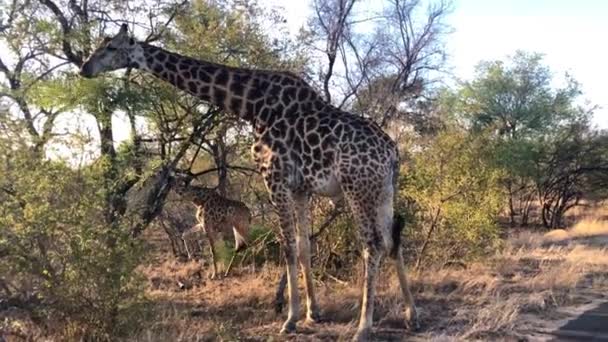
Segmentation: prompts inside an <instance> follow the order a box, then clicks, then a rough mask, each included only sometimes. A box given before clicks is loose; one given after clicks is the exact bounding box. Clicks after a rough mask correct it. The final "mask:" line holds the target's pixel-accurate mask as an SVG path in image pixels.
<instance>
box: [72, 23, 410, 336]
mask: <svg viewBox="0 0 608 342" xmlns="http://www.w3.org/2000/svg"><path fill="white" fill-rule="evenodd" d="M126 67H130V68H135V69H140V70H142V71H144V72H148V73H151V74H152V75H154V76H155V77H157V78H159V79H161V80H164V81H166V82H169V83H171V84H173V85H174V86H176V87H177V88H179V89H182V90H184V91H186V92H188V93H190V94H191V95H193V96H196V97H198V98H200V99H202V100H203V101H206V102H208V103H210V104H213V105H215V106H217V107H219V108H221V109H223V110H225V111H226V112H229V113H232V114H233V115H237V116H238V117H239V118H241V119H242V120H245V121H248V122H249V123H250V124H251V125H252V126H253V131H254V133H253V134H254V138H255V143H254V144H253V146H252V155H253V159H254V161H255V162H256V164H257V166H258V168H259V171H260V174H261V175H262V178H263V180H264V183H265V186H266V188H267V190H268V193H269V195H270V199H271V201H272V203H273V205H274V207H275V210H276V212H277V214H278V217H279V221H280V234H279V238H280V241H281V245H282V248H283V250H284V255H285V260H286V265H287V266H286V273H287V290H288V298H289V303H288V313H287V319H286V320H285V322H284V323H283V325H282V328H281V333H293V332H295V331H296V322H297V321H298V320H299V316H300V313H299V308H300V298H299V294H298V277H297V270H298V265H297V264H298V263H299V265H300V268H301V270H302V274H303V280H304V289H305V293H306V322H307V323H314V322H317V321H319V319H320V316H319V308H318V305H317V300H316V297H315V292H314V288H313V279H312V272H311V264H310V241H309V238H308V236H309V235H310V217H309V216H310V212H309V199H310V197H311V195H313V194H315V195H320V196H327V197H330V198H332V200H333V201H334V202H338V201H339V200H340V199H344V200H345V201H346V204H347V205H348V206H349V209H350V211H351V212H352V214H353V217H354V219H355V223H356V225H357V226H358V231H359V236H360V238H361V242H362V245H363V253H362V256H363V263H364V267H365V271H364V277H365V279H364V281H363V286H362V301H361V312H360V317H359V325H358V327H357V331H356V333H355V335H354V336H353V340H359V341H361V340H368V339H369V338H370V336H371V329H372V317H373V310H374V295H375V285H376V280H377V277H378V270H379V267H380V263H381V261H382V260H383V258H384V256H386V255H389V256H390V258H391V259H392V260H393V261H394V264H395V267H396V270H397V276H398V279H399V283H400V287H401V292H402V295H403V298H404V300H405V302H406V309H405V310H404V311H405V312H404V316H405V322H406V325H407V326H408V327H410V328H413V329H415V328H417V327H418V320H417V313H416V307H415V305H414V299H413V297H412V294H411V292H410V289H409V285H408V280H407V277H406V272H405V264H404V260H403V256H402V253H401V244H400V236H401V230H402V228H403V225H404V222H403V219H402V218H401V217H400V216H399V215H394V211H393V202H394V196H395V191H396V182H397V178H398V175H399V152H398V149H397V145H396V143H395V142H394V141H393V140H392V139H391V138H390V137H389V136H388V135H387V134H386V133H385V132H384V131H383V130H382V129H381V128H380V127H379V126H378V125H377V124H375V123H373V122H372V121H371V120H368V119H366V118H363V117H361V116H358V115H354V114H351V113H348V112H345V111H342V110H340V109H338V108H336V107H334V106H332V105H331V104H330V103H327V102H325V101H324V100H323V99H322V98H321V97H320V96H319V95H318V94H317V92H316V91H315V90H314V89H313V88H312V87H311V86H309V85H308V84H307V83H306V82H305V81H304V80H302V79H301V78H299V77H298V76H295V75H293V74H291V73H287V72H278V71H267V70H252V69H244V68H234V67H229V66H225V65H221V64H216V63H211V62H207V61H202V60H197V59H194V58H190V57H186V56H181V55H179V54H176V53H173V52H169V51H167V50H164V49H162V48H160V47H156V46H153V45H150V44H147V43H144V42H139V41H137V40H135V39H134V38H133V37H132V36H130V35H129V33H128V27H127V25H123V26H121V28H120V31H119V33H118V34H117V35H115V36H114V37H112V38H105V39H104V40H103V42H101V44H100V46H99V47H98V48H97V49H96V50H95V51H94V52H93V53H92V54H91V56H90V57H89V59H88V60H87V61H86V62H85V63H84V64H83V65H82V67H81V70H80V74H81V75H82V76H83V77H88V78H91V77H95V76H97V75H99V74H101V73H104V72H109V71H113V70H117V69H121V68H126Z"/></svg>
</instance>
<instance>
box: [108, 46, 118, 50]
mask: <svg viewBox="0 0 608 342" xmlns="http://www.w3.org/2000/svg"><path fill="white" fill-rule="evenodd" d="M106 50H108V51H116V48H115V47H113V46H107V47H106Z"/></svg>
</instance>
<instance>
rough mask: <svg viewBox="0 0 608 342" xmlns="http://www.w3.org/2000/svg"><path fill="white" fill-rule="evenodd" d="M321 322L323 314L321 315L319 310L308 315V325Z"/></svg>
mask: <svg viewBox="0 0 608 342" xmlns="http://www.w3.org/2000/svg"><path fill="white" fill-rule="evenodd" d="M319 322H321V314H319V311H318V310H314V311H313V312H311V313H309V314H308V315H306V323H319Z"/></svg>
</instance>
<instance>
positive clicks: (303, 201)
mask: <svg viewBox="0 0 608 342" xmlns="http://www.w3.org/2000/svg"><path fill="white" fill-rule="evenodd" d="M295 205H296V214H297V220H298V229H297V233H298V235H297V237H296V241H297V245H298V259H299V261H300V266H301V267H302V273H303V275H304V286H305V289H306V321H307V322H309V323H314V322H318V321H319V319H320V315H319V307H318V305H317V301H316V298H315V291H314V286H313V279H312V270H311V262H310V257H311V256H310V211H309V197H308V196H307V195H302V196H297V197H296V198H295Z"/></svg>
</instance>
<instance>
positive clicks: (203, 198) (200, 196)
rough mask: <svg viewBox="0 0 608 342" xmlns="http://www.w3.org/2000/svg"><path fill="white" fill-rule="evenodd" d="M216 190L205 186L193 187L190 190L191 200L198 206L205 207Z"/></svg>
mask: <svg viewBox="0 0 608 342" xmlns="http://www.w3.org/2000/svg"><path fill="white" fill-rule="evenodd" d="M214 194H215V190H213V189H209V188H203V187H198V186H197V187H193V188H192V189H191V190H190V200H191V201H192V203H194V204H195V205H196V206H199V207H205V206H206V205H207V203H208V202H209V201H210V200H212V199H213V197H214Z"/></svg>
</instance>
